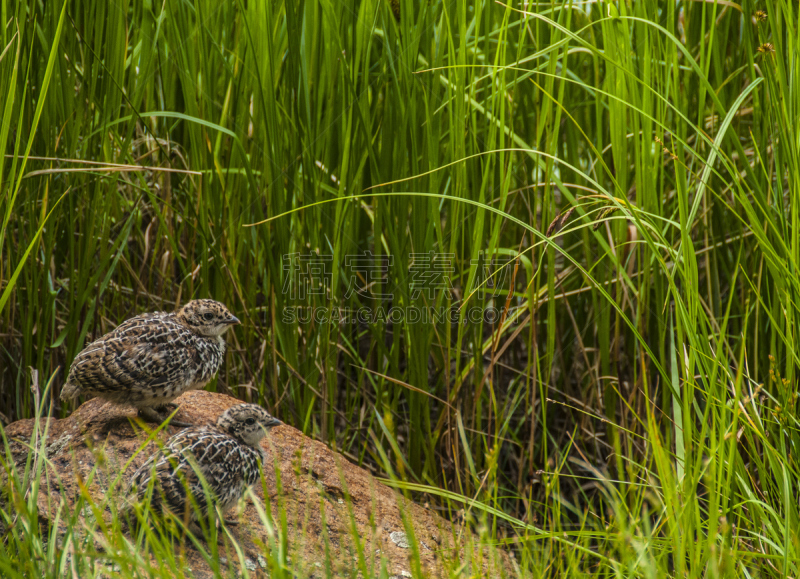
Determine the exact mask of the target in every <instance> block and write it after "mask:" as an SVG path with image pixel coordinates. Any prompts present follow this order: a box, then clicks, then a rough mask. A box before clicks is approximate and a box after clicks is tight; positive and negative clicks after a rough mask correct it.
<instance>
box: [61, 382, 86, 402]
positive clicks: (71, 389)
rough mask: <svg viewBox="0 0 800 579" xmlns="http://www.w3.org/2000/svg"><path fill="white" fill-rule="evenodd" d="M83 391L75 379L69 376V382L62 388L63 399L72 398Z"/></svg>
mask: <svg viewBox="0 0 800 579" xmlns="http://www.w3.org/2000/svg"><path fill="white" fill-rule="evenodd" d="M80 393H81V387H80V386H79V385H78V384H77V383H76V382H74V381H72V380H70V379H69V378H67V383H66V384H64V387H63V388H62V389H61V400H72V399H73V398H77V397H78V395H79V394H80Z"/></svg>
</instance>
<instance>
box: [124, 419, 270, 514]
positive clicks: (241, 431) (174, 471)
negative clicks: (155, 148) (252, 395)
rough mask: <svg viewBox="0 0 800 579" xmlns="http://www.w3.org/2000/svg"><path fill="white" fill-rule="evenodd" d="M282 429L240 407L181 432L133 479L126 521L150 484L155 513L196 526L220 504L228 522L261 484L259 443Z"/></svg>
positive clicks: (260, 450)
mask: <svg viewBox="0 0 800 579" xmlns="http://www.w3.org/2000/svg"><path fill="white" fill-rule="evenodd" d="M281 424H283V423H282V422H281V421H280V420H278V419H277V418H274V417H273V416H272V415H270V413H269V412H267V411H266V410H265V409H264V408H262V407H261V406H259V405H257V404H236V405H234V406H231V407H230V408H228V409H227V410H226V411H225V412H223V413H222V414H221V415H220V417H219V418H218V419H217V422H216V425H214V426H193V427H191V428H187V429H185V430H181V431H180V432H178V433H177V434H175V435H173V436H172V437H170V438H169V439H168V440H167V442H166V443H165V444H164V446H163V448H161V449H160V450H159V451H158V452H156V453H155V454H153V455H152V456H151V457H150V458H148V459H147V461H146V462H145V463H144V464H143V465H142V466H141V467H139V468H138V469H137V470H136V472H135V473H134V474H133V477H132V478H131V481H130V484H129V486H128V491H127V496H128V504H127V505H126V507H124V508H123V519H122V520H123V521H126V520H133V518H132V517H131V514H132V512H133V508H134V506H133V505H134V504H135V503H136V502H137V501H141V500H142V499H144V498H145V497H146V495H147V492H148V487H149V486H150V485H151V483H152V485H153V492H152V499H151V502H150V505H151V507H152V508H153V510H154V511H156V512H161V513H164V512H171V513H172V514H174V515H176V516H178V517H181V518H183V520H184V521H186V522H188V523H190V524H192V525H194V524H195V523H196V522H198V521H200V520H201V519H204V518H205V517H207V516H208V514H209V512H210V511H211V508H212V507H213V505H214V504H216V505H217V506H218V507H219V510H220V512H221V515H222V517H223V518H224V516H225V513H226V512H227V511H229V510H230V509H231V508H232V507H234V506H235V505H236V503H237V502H238V501H239V499H240V498H241V497H242V496H243V495H244V493H245V490H246V489H247V487H250V486H252V485H253V484H255V483H256V481H258V479H259V476H260V475H259V472H260V464H263V462H264V460H265V458H266V457H265V455H264V452H263V450H262V449H261V446H260V441H261V439H262V438H263V437H264V436H265V435H266V434H267V433H268V432H269V431H270V430H272V428H274V427H275V426H279V425H281ZM199 475H202V477H203V478H204V479H205V483H206V487H207V489H208V490H209V491H210V496H209V495H207V494H206V492H205V491H204V487H203V483H202V482H201V479H200V476H199ZM209 498H211V499H212V500H211V502H209V500H208V499H209ZM226 523H229V524H235V523H236V521H226Z"/></svg>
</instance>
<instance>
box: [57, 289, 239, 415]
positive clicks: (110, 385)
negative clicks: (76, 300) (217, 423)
mask: <svg viewBox="0 0 800 579" xmlns="http://www.w3.org/2000/svg"><path fill="white" fill-rule="evenodd" d="M238 323H239V320H238V319H236V317H235V316H234V315H233V314H231V313H230V312H229V311H228V308H226V307H225V306H224V305H223V304H221V303H219V302H216V301H214V300H193V301H190V302H189V303H187V304H186V305H185V306H183V307H182V308H181V309H180V310H178V311H177V312H173V313H167V312H156V313H151V314H142V315H140V316H136V317H135V318H131V319H129V320H127V321H125V322H123V323H122V324H120V325H119V326H118V327H117V329H115V330H114V331H112V332H109V333H108V334H106V335H105V336H103V337H102V338H100V339H99V340H95V341H94V342H92V343H91V344H89V345H88V346H86V348H84V349H83V351H81V353H80V354H78V355H77V356H76V357H75V360H74V361H73V362H72V366H71V367H70V369H69V375H68V377H67V383H66V384H65V385H64V388H63V389H62V391H61V399H62V400H70V399H72V398H76V397H77V396H79V395H84V396H100V397H102V398H105V399H107V400H110V401H112V402H116V403H118V404H130V405H132V406H135V407H136V408H138V409H139V411H140V413H141V414H143V415H144V416H146V417H147V418H149V419H150V420H155V421H160V420H161V417H160V416H159V415H158V413H157V412H156V411H155V410H154V409H155V408H159V407H162V406H164V405H166V404H167V403H169V402H170V401H171V400H173V399H175V398H177V397H178V396H180V395H181V394H182V393H183V392H186V391H187V390H196V389H200V388H203V387H204V386H205V385H206V384H207V383H208V382H209V381H210V380H211V379H212V378H213V377H214V375H215V374H216V373H217V370H219V367H220V365H221V364H222V360H223V356H224V354H225V340H224V339H223V338H222V334H224V333H225V331H226V330H227V329H228V328H230V326H231V325H233V324H238Z"/></svg>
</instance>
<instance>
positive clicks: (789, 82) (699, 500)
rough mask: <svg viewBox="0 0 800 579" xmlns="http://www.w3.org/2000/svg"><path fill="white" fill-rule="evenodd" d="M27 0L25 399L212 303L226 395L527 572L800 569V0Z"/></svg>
mask: <svg viewBox="0 0 800 579" xmlns="http://www.w3.org/2000/svg"><path fill="white" fill-rule="evenodd" d="M1 6H2V8H1V9H0V15H1V16H2V27H0V40H1V41H2V42H0V94H1V95H2V99H0V115H1V116H2V125H1V126H0V148H2V151H3V153H4V155H5V158H4V159H2V160H0V161H1V162H0V219H2V222H1V224H0V257H1V258H2V259H1V260H0V360H1V362H0V409H2V412H3V415H4V416H3V419H4V420H5V421H6V422H8V421H12V420H16V419H19V418H26V417H31V416H33V415H34V413H35V411H36V409H35V405H34V399H33V395H32V394H31V390H30V388H29V385H30V382H31V376H30V372H29V369H30V368H32V369H35V370H38V372H39V375H40V377H42V378H41V380H42V382H43V383H44V382H46V383H48V384H49V387H50V389H49V391H48V396H49V399H48V400H46V401H45V402H46V411H48V412H50V413H51V414H53V415H58V416H63V415H65V414H67V413H68V412H70V410H71V408H69V407H66V406H64V405H62V404H60V403H59V401H58V394H59V389H60V386H61V385H62V384H63V382H64V379H65V374H66V369H67V368H68V367H69V364H70V362H71V360H72V358H73V357H74V356H75V355H76V354H77V352H79V351H80V350H81V349H82V348H83V347H84V346H85V345H86V344H87V343H88V342H89V341H90V340H91V339H92V338H94V337H98V336H99V335H101V334H103V333H104V332H106V331H109V330H110V329H112V328H113V327H114V326H115V325H116V324H117V323H119V322H120V321H122V320H124V319H125V318H127V317H130V316H132V315H134V314H137V313H140V312H143V311H152V310H157V309H173V308H174V307H176V306H177V305H178V304H180V303H182V302H185V301H187V300H189V299H190V298H192V297H213V298H215V299H219V300H221V301H223V302H225V303H226V304H227V305H228V306H229V307H230V308H231V309H232V310H233V311H234V312H235V313H236V314H237V315H238V316H239V317H240V318H241V319H242V320H243V324H242V326H240V327H238V328H237V329H236V330H235V331H234V332H231V333H230V334H229V337H228V343H229V345H230V350H229V353H228V355H227V358H226V362H225V365H224V367H223V369H222V371H221V372H220V374H219V377H218V379H217V380H216V381H215V382H214V383H213V384H212V385H211V388H212V389H213V388H216V390H217V391H222V392H227V393H232V394H234V395H235V396H238V397H239V398H242V399H244V400H248V401H255V402H258V403H261V404H263V405H265V406H266V407H267V408H269V409H270V410H271V411H274V413H276V414H277V415H278V416H280V418H281V419H282V420H284V421H285V422H288V423H291V424H293V425H294V426H296V427H298V428H300V429H302V430H303V431H304V432H305V433H306V434H308V435H310V436H313V437H316V438H319V439H321V440H323V441H325V442H326V443H328V444H329V445H331V446H332V447H335V448H336V449H338V450H339V451H341V452H343V453H344V454H345V455H346V456H348V457H349V458H350V459H351V460H353V461H355V462H357V463H359V464H364V465H368V466H370V467H371V468H374V469H377V470H378V471H379V472H381V473H383V474H384V476H386V477H388V478H390V479H391V480H392V484H394V485H395V486H397V487H399V488H401V489H403V490H404V491H405V492H408V493H410V494H411V495H412V496H414V497H415V498H417V499H418V500H425V501H428V502H429V503H430V504H431V505H432V506H433V507H437V508H441V509H443V511H445V512H444V514H445V516H449V517H462V518H464V519H465V520H468V521H470V522H471V523H473V524H474V525H475V528H477V529H479V530H480V532H481V536H483V537H485V539H486V541H487V542H491V543H494V544H502V545H506V546H507V547H508V548H509V549H513V550H514V552H515V554H516V557H517V561H518V563H519V564H520V571H519V572H520V574H521V575H524V576H543V575H547V576H552V577H557V576H558V577H560V576H566V575H565V574H567V573H569V576H578V575H580V574H591V575H600V576H615V577H621V576H624V577H663V576H676V577H678V576H679V577H698V576H709V577H721V576H725V577H734V576H735V577H739V576H741V577H755V576H763V577H788V576H794V577H796V576H798V575H800V568H798V567H800V531H798V529H800V522H799V521H798V499H797V497H798V496H800V489H798V484H799V481H800V472H799V470H800V468H799V463H798V450H800V449H798V444H799V443H800V428H799V427H798V403H797V392H796V383H797V379H798V376H797V372H798V368H800V345H799V344H798V337H799V336H800V332H799V331H800V279H798V275H797V270H798V266H799V265H800V237H798V235H797V231H798V226H800V137H799V136H798V135H800V133H799V132H798V127H800V71H799V70H798V62H800V30H799V24H798V22H800V8H798V5H797V2H795V1H793V0H774V1H770V2H765V1H756V0H741V1H729V0H717V1H712V0H706V1H702V0H692V1H683V0H678V1H675V0H666V1H664V0H639V1H635V2H633V1H630V0H621V1H619V2H603V1H596V2H595V1H592V2H588V1H587V2H578V1H563V2H556V1H551V2H534V1H531V2H522V3H519V2H509V3H507V2H503V1H491V0H469V1H467V0H430V1H428V0H392V2H389V0H343V1H338V2H333V1H331V0H275V1H266V2H259V1H253V0H234V1H230V2H219V1H212V0H165V1H163V2H153V1H151V0H113V1H110V2H106V1H105V0H50V1H47V2H37V1H34V0H15V1H14V2H10V3H8V2H5V1H3V2H2V3H1ZM367 252H369V253H367ZM431 252H433V253H432V254H431ZM292 254H294V255H295V257H294V258H291V257H289V258H287V256H290V255H292ZM424 254H427V255H433V256H434V261H435V260H444V261H441V262H438V261H437V262H436V263H437V264H438V266H437V267H440V269H435V268H434V270H435V272H439V273H437V276H438V277H432V276H431V275H429V274H430V271H431V270H430V269H427V270H426V269H425V266H424V264H426V263H427V266H428V267H430V268H432V267H433V265H432V263H431V262H425V261H424V257H423V256H424ZM322 256H328V257H324V258H323V257H322ZM348 256H361V257H363V258H364V259H365V260H366V262H365V263H366V264H367V266H365V267H364V268H362V269H361V270H354V269H353V268H352V267H350V268H349V269H348V265H347V259H348ZM389 258H391V259H389ZM351 259H352V258H351ZM325 260H328V261H325ZM297 263H299V264H300V265H299V266H298V267H299V268H300V269H297V267H296V264H297ZM320 263H322V264H323V266H320ZM350 263H352V262H350ZM293 264H295V265H293ZM309 264H312V265H313V264H316V266H317V269H313V268H312V269H308V267H307V266H308V265H309ZM384 266H385V268H384V269H385V271H383V270H381V268H382V267H384ZM319 267H323V270H320V269H319ZM304 268H305V269H304ZM420 268H422V269H420ZM321 272H322V273H321ZM421 272H422V273H421ZM425 272H428V274H426V273H425ZM487 273H488V274H494V275H493V277H491V278H489V277H487V275H486V274H487ZM439 274H442V275H439ZM445 274H446V275H445ZM425 275H429V277H425ZM445 277H446V278H447V280H446V281H444V280H445ZM422 279H426V280H428V282H430V283H429V285H428V286H425V288H424V291H420V287H422V286H421V283H422V282H421V281H420V280H422ZM433 279H436V280H439V281H438V282H436V283H433V282H431V281H430V280H433ZM426 283H427V282H426ZM320 284H321V285H320ZM354 290H355V291H354ZM392 307H399V308H408V307H416V308H420V309H421V308H426V307H434V308H440V310H439V311H447V310H448V309H451V310H453V311H454V312H455V314H454V318H455V319H454V320H449V319H437V320H435V322H433V323H431V322H430V321H414V320H409V319H407V318H406V319H400V318H397V319H392V320H385V319H382V318H381V317H380V315H377V314H376V315H375V316H374V319H372V320H369V319H367V321H366V322H363V321H362V322H359V321H358V320H356V322H355V323H354V322H352V319H349V320H348V321H347V322H346V323H338V322H337V321H336V320H331V319H327V320H322V319H317V318H314V317H313V315H312V316H311V317H310V318H309V317H308V312H314V311H325V310H320V308H328V310H327V311H329V312H331V311H334V310H335V311H337V312H342V311H344V312H356V311H358V310H359V309H361V308H366V310H365V311H368V312H372V313H375V312H379V311H380V310H381V308H383V310H384V311H389V310H390V309H391V308H392ZM491 307H494V308H496V309H497V311H500V312H501V314H500V315H499V316H498V317H494V316H483V317H481V316H478V317H477V318H476V317H474V316H473V317H472V318H470V317H469V315H468V312H470V311H472V310H471V309H470V308H473V309H474V308H478V310H479V311H483V310H485V309H487V308H491ZM291 308H297V309H291ZM315 308H316V309H315ZM287 312H295V314H296V315H295V314H292V315H287ZM298 312H299V313H298ZM303 312H305V314H303ZM304 316H305V317H304ZM461 508H464V510H462V511H461V512H460V513H459V512H457V510H458V509H461ZM4 516H10V515H7V514H5V513H4ZM15 540H18V541H22V543H19V545H22V544H23V543H24V541H25V540H26V538H25V536H24V535H23V536H22V538H19V539H15ZM19 545H18V546H17V547H18V549H17V550H14V549H11V548H10V547H8V546H6V547H4V548H3V549H4V551H3V553H4V554H5V556H7V557H10V558H14V557H21V555H20V554H19V553H21V552H22V551H21V550H20V549H22V547H19ZM5 549H8V551H6V550H5ZM455 573H457V569H456V570H454V574H455Z"/></svg>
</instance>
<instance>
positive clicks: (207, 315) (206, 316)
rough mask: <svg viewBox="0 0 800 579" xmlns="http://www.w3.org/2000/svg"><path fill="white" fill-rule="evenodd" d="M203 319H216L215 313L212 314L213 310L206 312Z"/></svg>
mask: <svg viewBox="0 0 800 579" xmlns="http://www.w3.org/2000/svg"><path fill="white" fill-rule="evenodd" d="M203 319H205V320H207V321H209V322H210V321H211V320H213V319H214V314H212V313H211V312H206V313H204V314H203Z"/></svg>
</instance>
